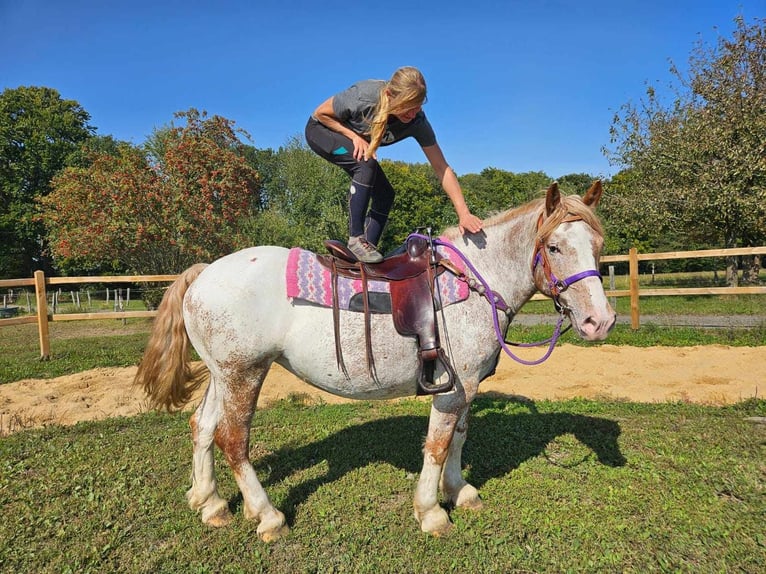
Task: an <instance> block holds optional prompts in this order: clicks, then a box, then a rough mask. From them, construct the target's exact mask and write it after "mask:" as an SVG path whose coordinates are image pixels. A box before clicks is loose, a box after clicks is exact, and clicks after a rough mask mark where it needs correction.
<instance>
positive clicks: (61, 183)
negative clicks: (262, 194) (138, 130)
mask: <svg viewBox="0 0 766 574" xmlns="http://www.w3.org/2000/svg"><path fill="white" fill-rule="evenodd" d="M176 117H177V118H178V119H181V120H183V121H184V122H185V125H183V126H181V127H175V126H171V127H169V128H165V129H163V130H159V131H157V132H156V133H155V134H154V137H152V138H151V139H150V141H149V142H148V144H149V145H147V147H146V148H143V149H139V148H136V147H133V146H130V145H127V144H122V145H119V146H118V149H117V153H116V155H112V154H111V153H104V152H101V151H95V152H93V153H91V154H90V156H89V159H88V161H87V162H86V163H87V165H86V166H84V167H70V168H67V169H65V170H63V171H62V172H61V173H60V174H59V175H58V176H56V177H55V178H54V180H53V191H52V192H51V193H50V194H49V195H48V196H47V197H46V198H44V199H43V200H42V208H43V209H42V213H43V220H44V222H45V224H46V227H47V228H48V231H49V237H50V247H51V252H52V253H53V255H54V257H55V258H56V260H57V262H58V263H59V264H60V265H62V266H63V267H67V266H73V265H76V266H79V267H87V266H93V267H98V266H102V265H107V266H110V267H111V268H112V269H114V270H120V271H127V272H129V273H139V274H154V273H177V272H180V271H182V270H183V269H185V268H186V267H188V266H189V265H191V264H192V263H196V262H199V261H211V260H213V259H216V258H218V257H220V256H222V255H225V254H227V253H229V252H231V251H233V250H235V249H237V248H239V247H242V246H244V245H245V244H246V243H247V240H246V238H245V237H243V236H242V234H241V232H240V227H241V222H242V220H243V218H245V217H246V216H248V215H249V214H250V213H251V208H252V206H253V203H254V202H257V200H258V197H259V178H258V174H257V173H256V171H255V170H254V169H253V168H252V167H250V166H249V165H248V164H247V162H246V161H245V159H244V157H243V156H242V155H241V154H240V153H239V150H240V148H241V143H240V141H239V138H238V132H237V131H236V130H235V129H234V128H233V124H232V122H231V121H229V120H227V119H225V118H222V117H220V116H212V117H210V118H208V117H207V115H206V114H205V113H200V112H198V111H196V110H193V109H192V110H189V111H187V112H182V113H178V114H176Z"/></svg>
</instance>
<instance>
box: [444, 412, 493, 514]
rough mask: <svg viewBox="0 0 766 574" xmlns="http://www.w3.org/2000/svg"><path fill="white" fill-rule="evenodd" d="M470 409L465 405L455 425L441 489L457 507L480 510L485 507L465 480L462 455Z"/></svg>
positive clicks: (476, 492) (477, 494) (474, 489)
mask: <svg viewBox="0 0 766 574" xmlns="http://www.w3.org/2000/svg"><path fill="white" fill-rule="evenodd" d="M470 407H471V405H470V404H467V405H465V407H464V408H463V411H462V413H460V418H459V419H458V421H457V425H455V432H454V434H453V435H452V441H451V442H450V446H449V452H448V454H447V460H446V462H445V463H444V469H443V470H442V478H441V489H442V492H443V493H444V495H445V496H446V497H447V499H448V500H449V501H450V502H451V503H452V504H454V505H455V506H458V507H462V508H469V509H471V510H479V509H481V507H482V506H483V504H482V502H481V499H480V498H479V491H478V490H476V488H475V487H473V486H471V485H470V484H468V482H466V481H465V479H464V478H463V464H462V454H463V445H464V444H465V439H466V434H467V432H468V416H469V411H470Z"/></svg>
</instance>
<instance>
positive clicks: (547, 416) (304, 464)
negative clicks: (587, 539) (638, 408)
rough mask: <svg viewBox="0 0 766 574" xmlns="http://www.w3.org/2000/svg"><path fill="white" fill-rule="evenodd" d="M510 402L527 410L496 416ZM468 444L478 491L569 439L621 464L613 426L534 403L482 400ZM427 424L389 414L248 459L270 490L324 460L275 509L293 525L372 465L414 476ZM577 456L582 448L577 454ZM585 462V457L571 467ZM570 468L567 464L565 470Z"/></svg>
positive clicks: (468, 462) (474, 408)
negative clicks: (328, 492) (338, 484)
mask: <svg viewBox="0 0 766 574" xmlns="http://www.w3.org/2000/svg"><path fill="white" fill-rule="evenodd" d="M509 402H512V403H518V404H523V405H524V406H525V407H527V408H526V412H519V411H518V410H516V412H512V413H508V412H502V409H503V406H504V405H507V404H508V403H509ZM471 411H472V412H471V418H470V421H469V426H468V439H467V440H466V443H465V446H464V449H463V457H462V458H463V464H464V465H465V466H468V467H470V470H469V472H468V476H467V477H466V479H467V480H468V481H469V482H470V483H471V484H473V485H474V486H476V487H477V488H480V487H481V486H482V485H483V484H484V483H486V482H487V481H488V480H490V479H493V478H497V477H500V476H504V475H505V474H507V473H509V472H510V471H512V470H514V469H516V468H518V467H519V466H520V465H521V464H522V463H523V462H525V461H527V460H530V459H532V458H535V457H537V456H538V455H541V454H546V450H547V449H548V445H550V443H551V442H552V441H554V440H555V439H556V438H557V437H560V436H562V435H567V434H571V435H574V437H575V438H576V439H577V440H578V441H579V442H580V443H582V445H584V446H585V447H587V448H588V449H590V451H591V453H592V455H595V457H596V459H597V460H598V461H599V462H600V463H601V464H605V465H608V466H623V465H624V464H625V462H626V460H625V458H624V457H623V455H622V453H621V452H620V447H619V445H618V442H617V439H618V437H619V436H620V432H621V431H620V426H619V424H618V423H617V422H616V421H613V420H609V419H605V418H598V417H591V416H585V415H577V414H570V413H565V412H554V413H540V412H539V411H538V410H537V408H536V406H535V404H534V402H533V401H530V400H528V399H525V398H522V397H501V396H498V395H482V396H480V397H478V398H477V399H476V400H475V401H474V403H473V405H472V408H471ZM427 426H428V417H427V416H414V415H405V416H395V417H390V418H386V419H381V420H374V421H370V422H366V423H362V424H359V425H354V426H352V427H348V428H345V429H342V430H340V431H338V432H336V433H333V434H332V435H330V436H328V437H326V438H324V439H322V440H318V441H315V442H312V443H310V444H307V445H304V446H297V447H296V446H286V447H283V448H281V449H279V450H277V451H275V452H273V453H271V454H269V455H266V456H264V457H261V458H259V459H258V460H256V461H255V469H256V471H257V472H258V473H259V474H261V475H264V474H265V475H267V476H266V477H265V479H264V481H263V484H264V486H268V485H269V484H272V485H273V484H277V483H279V482H281V481H282V480H284V479H285V478H287V477H289V476H290V475H291V474H293V473H295V472H298V471H301V470H304V469H307V468H310V467H312V466H314V465H316V464H317V463H318V462H322V461H327V467H328V470H327V472H326V473H325V474H323V475H322V476H319V477H316V478H312V479H308V480H305V481H303V482H301V483H300V484H298V485H296V486H294V487H293V488H291V489H290V491H289V493H288V495H287V497H286V499H285V501H284V503H283V504H281V505H280V506H281V507H282V510H283V511H284V512H285V515H286V517H287V520H288V522H289V523H292V522H293V520H294V518H295V512H296V509H297V508H298V506H299V505H300V504H301V503H302V502H304V501H305V500H307V499H308V498H309V497H310V496H311V495H312V494H313V493H314V492H315V491H316V490H317V489H318V488H319V487H320V486H322V485H324V484H328V483H331V482H333V481H335V480H337V479H339V478H341V477H342V476H344V475H345V474H346V473H348V472H350V471H353V470H355V469H358V468H362V467H364V466H366V465H368V464H371V463H375V462H384V463H388V464H390V465H392V466H394V467H396V468H400V469H402V470H405V471H407V472H411V473H417V472H419V471H420V469H421V466H422V462H423V453H422V444H423V438H424V435H425V433H426V429H427ZM577 450H578V452H582V449H581V448H580V449H577ZM589 458H591V455H590V454H588V455H586V456H584V457H582V458H581V459H580V460H579V461H578V462H576V463H575V464H582V463H583V462H585V461H586V460H588V459H589ZM569 466H572V465H571V464H570V465H569ZM241 504H242V498H241V494H240V495H238V496H237V497H236V498H234V499H233V500H232V501H231V504H230V505H231V506H232V510H236V509H237V507H238V506H241Z"/></svg>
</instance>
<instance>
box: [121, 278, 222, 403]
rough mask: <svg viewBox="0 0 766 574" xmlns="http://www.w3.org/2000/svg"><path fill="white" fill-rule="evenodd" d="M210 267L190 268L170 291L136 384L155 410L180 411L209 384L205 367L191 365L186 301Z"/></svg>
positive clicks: (155, 323) (159, 313)
mask: <svg viewBox="0 0 766 574" xmlns="http://www.w3.org/2000/svg"><path fill="white" fill-rule="evenodd" d="M205 267H207V264H205V263H198V264H196V265H193V266H191V267H189V268H188V269H187V270H186V271H184V272H183V273H181V275H180V276H179V277H178V279H176V280H175V281H174V282H173V283H172V284H171V285H170V287H168V289H167V291H166V292H165V295H164V296H163V297H162V302H161V303H160V306H159V308H158V310H157V316H156V317H155V319H154V327H153V328H152V332H151V334H150V335H149V342H148V344H147V347H146V350H145V351H144V357H143V359H141V363H140V364H139V365H138V371H137V372H136V377H135V379H133V384H134V385H137V386H140V387H142V388H143V390H144V392H145V393H146V395H147V397H148V399H149V404H150V405H151V407H152V408H157V409H161V408H164V409H166V410H168V411H170V410H173V409H177V408H179V407H181V406H183V405H184V404H185V403H187V402H188V401H189V399H190V398H191V395H192V393H193V392H194V391H195V390H196V389H197V388H198V387H199V386H200V385H201V384H202V383H204V382H205V381H206V380H207V374H208V370H207V367H205V366H204V365H198V366H192V365H191V361H190V359H191V345H190V342H189V336H188V335H187V333H186V326H185V324H184V316H183V301H184V295H185V294H186V291H187V289H189V286H190V285H191V284H192V283H193V282H194V280H195V279H197V277H198V276H199V274H200V273H202V270H203V269H204V268H205Z"/></svg>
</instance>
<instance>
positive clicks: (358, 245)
mask: <svg viewBox="0 0 766 574" xmlns="http://www.w3.org/2000/svg"><path fill="white" fill-rule="evenodd" d="M348 249H349V251H351V253H353V254H354V255H355V256H356V258H357V259H358V260H359V261H362V262H363V263H380V262H381V261H383V256H382V255H381V254H380V253H379V252H378V250H377V249H375V246H374V245H373V244H372V243H370V242H369V241H367V240H366V239H365V238H364V237H362V236H361V235H360V236H359V237H350V238H349V240H348Z"/></svg>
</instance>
